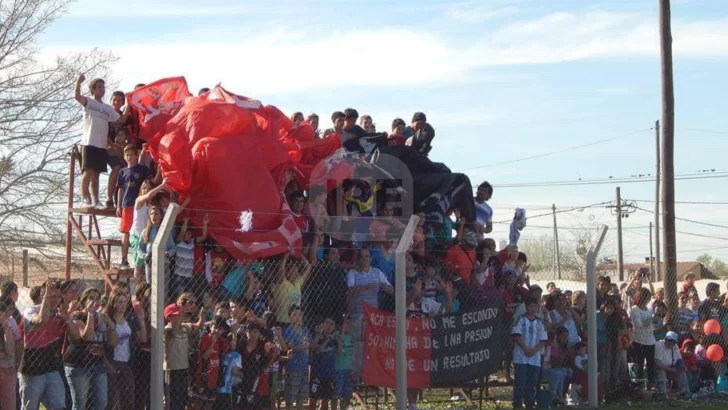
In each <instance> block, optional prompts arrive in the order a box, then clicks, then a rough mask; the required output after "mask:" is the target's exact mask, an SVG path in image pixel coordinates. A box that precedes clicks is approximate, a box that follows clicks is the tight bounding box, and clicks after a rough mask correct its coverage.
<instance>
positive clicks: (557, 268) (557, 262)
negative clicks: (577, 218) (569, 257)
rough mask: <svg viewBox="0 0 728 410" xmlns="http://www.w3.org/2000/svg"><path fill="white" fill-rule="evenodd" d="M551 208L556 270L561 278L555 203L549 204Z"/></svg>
mask: <svg viewBox="0 0 728 410" xmlns="http://www.w3.org/2000/svg"><path fill="white" fill-rule="evenodd" d="M551 210H552V211H553V213H554V253H555V256H556V258H555V260H556V272H558V275H559V276H558V278H559V280H561V254H560V253H559V228H558V227H557V226H556V204H553V205H551Z"/></svg>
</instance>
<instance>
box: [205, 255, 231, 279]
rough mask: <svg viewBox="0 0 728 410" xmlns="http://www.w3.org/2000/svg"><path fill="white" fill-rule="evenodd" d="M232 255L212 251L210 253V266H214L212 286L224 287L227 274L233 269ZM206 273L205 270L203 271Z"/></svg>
mask: <svg viewBox="0 0 728 410" xmlns="http://www.w3.org/2000/svg"><path fill="white" fill-rule="evenodd" d="M231 262H232V261H231V259H230V254H228V253H227V252H225V250H222V251H216V250H214V249H213V250H211V251H210V264H211V265H212V284H213V285H216V286H220V285H222V282H223V281H224V280H225V276H226V272H228V271H229V270H230V267H231ZM203 272H204V269H203Z"/></svg>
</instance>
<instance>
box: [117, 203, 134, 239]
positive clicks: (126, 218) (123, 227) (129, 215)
mask: <svg viewBox="0 0 728 410" xmlns="http://www.w3.org/2000/svg"><path fill="white" fill-rule="evenodd" d="M133 222H134V208H122V209H121V223H120V224H119V232H121V233H129V231H131V224H132V223H133Z"/></svg>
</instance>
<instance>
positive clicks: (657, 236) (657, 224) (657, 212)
mask: <svg viewBox="0 0 728 410" xmlns="http://www.w3.org/2000/svg"><path fill="white" fill-rule="evenodd" d="M655 147H656V148H657V156H656V159H655V162H656V165H657V170H656V173H655V276H656V278H657V280H658V281H660V280H662V279H663V278H662V262H661V261H660V260H661V259H660V174H661V173H662V170H661V169H660V162H661V161H660V155H661V153H660V120H657V121H655ZM650 237H652V235H650Z"/></svg>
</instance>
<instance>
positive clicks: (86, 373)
mask: <svg viewBox="0 0 728 410" xmlns="http://www.w3.org/2000/svg"><path fill="white" fill-rule="evenodd" d="M66 378H67V379H68V384H69V386H70V387H71V400H73V410H86V402H87V401H88V398H89V394H90V395H91V400H92V401H91V408H92V409H94V410H106V404H107V401H108V394H109V391H108V390H109V386H108V382H107V378H106V368H105V367H104V366H96V367H88V368H86V367H69V366H66Z"/></svg>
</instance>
